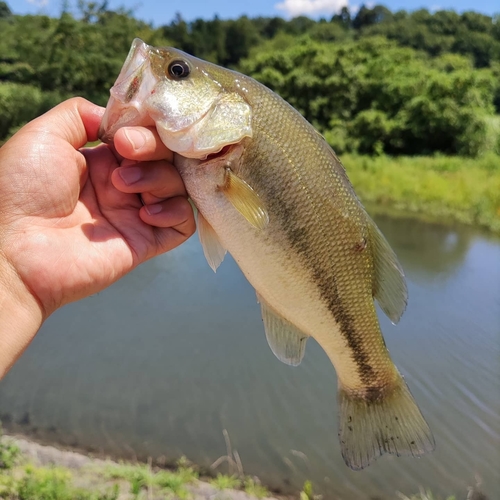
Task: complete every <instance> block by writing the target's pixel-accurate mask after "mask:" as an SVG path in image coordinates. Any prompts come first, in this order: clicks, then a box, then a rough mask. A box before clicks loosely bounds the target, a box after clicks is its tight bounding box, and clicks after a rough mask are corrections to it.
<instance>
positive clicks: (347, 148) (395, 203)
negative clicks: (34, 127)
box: [0, 0, 500, 231]
mask: <svg viewBox="0 0 500 500" xmlns="http://www.w3.org/2000/svg"><path fill="white" fill-rule="evenodd" d="M75 3H76V6H75V5H74V4H75ZM62 4H63V8H62V12H61V14H60V16H59V17H58V18H51V17H47V16H43V15H38V16H19V15H15V14H13V13H12V9H11V8H10V7H9V5H8V4H7V3H6V2H4V1H0V30H1V32H2V37H1V39H0V144H1V143H2V141H4V140H5V139H6V138H7V137H9V136H10V135H11V134H12V133H14V132H15V131H16V130H17V129H18V128H19V127H20V126H22V125H23V124H24V123H26V122H27V121H29V120H30V119H32V118H34V117H35V116H38V115H39V114H41V113H43V112H44V111H46V110H47V109H49V108H51V107H52V106H54V105H55V104H56V103H57V102H59V101H61V100H63V99H65V98H67V97H69V96H72V95H82V96H84V97H87V98H88V99H91V100H92V101H94V102H96V103H99V104H105V102H106V101H107V98H108V95H109V88H110V87H111V86H112V84H113V83H114V80H115V79H116V77H117V75H118V73H119V71H120V68H121V66H122V64H123V61H124V59H125V57H126V54H127V52H128V50H129V48H130V43H131V41H132V40H133V38H134V37H140V38H142V39H143V40H145V41H146V42H148V43H150V44H153V45H173V46H176V47H178V48H181V49H183V50H186V51H187V52H190V53H192V54H194V55H197V56H199V57H202V58H204V59H208V60H210V61H213V62H216V63H218V64H222V65H225V66H229V67H233V68H235V69H237V70H240V71H242V72H244V73H246V74H249V75H251V76H253V77H255V78H256V79H258V80H260V81H261V82H263V83H264V84H265V85H267V86H269V87H270V88H272V89H274V90H275V91H276V92H278V93H279V94H280V95H281V96H282V97H284V98H285V99H286V100H288V101H289V102H290V103H291V104H292V105H293V106H294V107H295V108H297V109H298V110H299V111H300V112H301V113H302V114H303V115H304V116H305V117H306V118H307V119H308V120H309V121H310V122H311V123H312V124H313V125H314V126H315V127H316V128H317V129H318V131H319V132H320V133H322V134H323V135H324V136H325V138H326V140H327V141H328V142H329V143H330V144H331V145H332V147H333V148H334V149H335V151H336V152H337V153H339V154H341V155H342V159H343V161H344V162H345V164H346V168H347V170H348V172H349V175H350V177H351V179H352V182H353V184H354V186H355V187H356V189H357V191H358V193H359V195H360V198H361V199H362V200H363V201H367V202H374V203H377V204H378V205H380V206H381V207H382V208H387V209H394V208H396V209H403V210H404V211H406V212H410V213H412V214H421V215H424V216H427V217H432V218H444V219H449V220H456V221H461V222H466V223H469V224H480V225H482V226H484V227H487V228H490V229H492V230H494V231H500V194H499V193H500V190H498V176H499V175H500V174H499V172H500V14H499V15H496V16H494V17H490V16H486V15H482V14H479V13H475V12H465V13H463V14H457V13H456V12H454V11H444V10H443V11H437V12H434V13H431V12H429V11H427V10H425V9H421V10H418V11H414V12H407V11H398V12H391V11H390V10H388V9H387V8H385V7H383V6H381V5H375V6H374V7H372V8H368V7H366V6H362V7H361V8H360V9H359V11H358V12H357V13H356V15H355V16H353V15H352V14H351V13H350V11H349V10H348V9H347V8H343V9H342V10H341V11H340V12H339V13H338V14H336V15H334V16H332V17H331V18H330V19H320V20H319V21H314V20H311V19H309V18H307V17H303V16H301V17H297V18H294V19H291V20H289V21H286V20H284V19H281V18H278V17H273V18H262V17H260V18H255V19H250V18H248V17H245V16H243V17H240V18H238V19H233V20H221V19H219V18H218V17H214V18H213V19H211V20H204V19H196V20H194V21H192V22H186V21H185V20H184V19H182V17H181V16H180V15H177V16H176V18H175V19H174V20H172V21H171V22H170V23H169V24H166V25H164V26H159V27H153V26H151V25H149V24H147V23H144V22H142V21H139V20H137V19H135V18H134V16H133V14H132V12H130V11H127V10H125V9H117V10H111V9H109V8H108V3H107V2H106V1H105V0H98V1H89V0H78V1H77V2H73V3H71V2H63V3H62ZM363 155H364V156H363Z"/></svg>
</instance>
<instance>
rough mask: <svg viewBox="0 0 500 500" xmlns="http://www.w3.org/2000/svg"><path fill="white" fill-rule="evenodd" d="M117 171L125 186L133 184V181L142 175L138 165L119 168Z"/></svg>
mask: <svg viewBox="0 0 500 500" xmlns="http://www.w3.org/2000/svg"><path fill="white" fill-rule="evenodd" d="M118 173H119V174H120V177H121V178H122V180H123V182H124V183H125V184H126V185H127V186H130V184H134V182H137V181H138V180H139V179H140V178H141V177H142V172H141V169H140V168H139V167H124V168H120V169H119V170H118Z"/></svg>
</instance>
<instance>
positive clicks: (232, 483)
mask: <svg viewBox="0 0 500 500" xmlns="http://www.w3.org/2000/svg"><path fill="white" fill-rule="evenodd" d="M240 483H241V481H240V480H239V479H238V478H237V477H236V476H227V475H226V474H220V473H219V474H217V476H216V477H214V478H213V479H211V480H210V484H211V485H212V486H215V487H216V488H217V489H218V490H225V489H227V488H237V487H238V486H239V485H240Z"/></svg>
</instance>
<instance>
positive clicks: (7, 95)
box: [0, 83, 64, 141]
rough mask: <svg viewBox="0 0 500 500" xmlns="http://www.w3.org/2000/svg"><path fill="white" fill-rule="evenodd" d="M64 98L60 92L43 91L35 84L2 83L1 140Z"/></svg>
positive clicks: (0, 86)
mask: <svg viewBox="0 0 500 500" xmlns="http://www.w3.org/2000/svg"><path fill="white" fill-rule="evenodd" d="M63 99H64V96H63V95H61V94H60V93H59V92H42V91H41V90H40V89H39V88H37V87H35V86H33V85H23V84H20V83H0V141H2V140H3V139H6V138H7V137H8V136H9V135H11V134H12V133H13V132H14V131H15V129H17V128H19V126H21V125H23V124H25V123H27V122H29V121H30V120H32V119H33V118H36V117H37V116H39V115H41V114H42V113H45V112H46V111H47V110H49V109H50V108H52V107H53V106H55V105H56V104H58V103H59V102H61V101H62V100H63Z"/></svg>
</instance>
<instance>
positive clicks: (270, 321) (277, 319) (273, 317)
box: [257, 294, 308, 366]
mask: <svg viewBox="0 0 500 500" xmlns="http://www.w3.org/2000/svg"><path fill="white" fill-rule="evenodd" d="M257 300H258V301H259V302H260V306H261V311H262V320H263V321H264V329H265V331H266V338H267V342H268V344H269V347H270V348H271V351H273V354H274V355H275V356H276V357H277V358H278V359H279V360H280V361H282V362H283V363H285V364H287V365H291V366H298V365H299V364H300V362H301V361H302V358H303V357H304V353H305V349H306V341H307V338H308V335H306V334H305V333H303V332H302V331H301V330H299V329H298V328H297V327H296V326H294V325H292V324H291V323H290V322H289V321H287V320H286V319H285V318H283V317H282V316H280V315H279V314H277V313H276V312H275V311H274V310H273V309H272V308H271V307H270V306H269V305H268V304H267V303H266V301H265V300H264V299H262V297H261V296H260V295H258V294H257Z"/></svg>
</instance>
